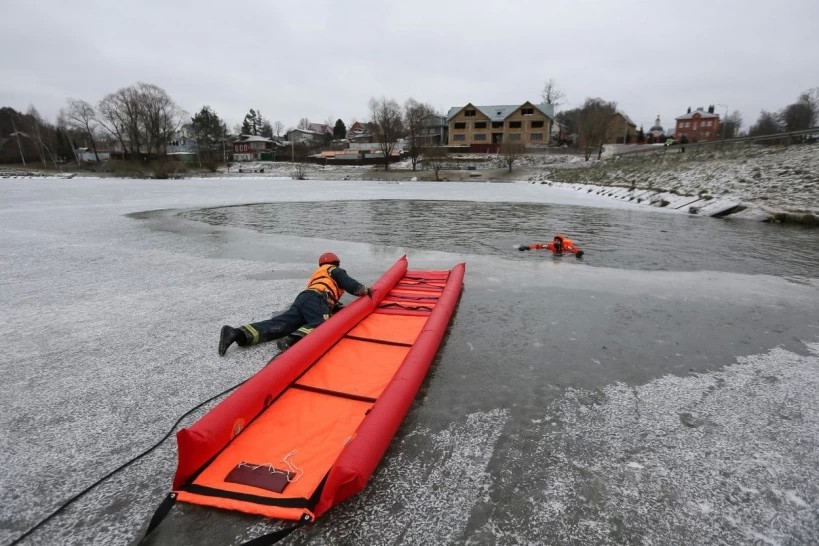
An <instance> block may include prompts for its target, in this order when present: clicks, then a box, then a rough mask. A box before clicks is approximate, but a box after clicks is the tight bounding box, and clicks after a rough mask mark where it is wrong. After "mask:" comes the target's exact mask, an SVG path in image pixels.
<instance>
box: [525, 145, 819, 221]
mask: <svg viewBox="0 0 819 546" xmlns="http://www.w3.org/2000/svg"><path fill="white" fill-rule="evenodd" d="M573 166H577V165H573ZM535 179H540V180H543V179H549V180H555V181H564V182H584V183H589V184H602V185H620V186H630V185H632V184H633V185H636V186H637V187H638V188H655V189H662V190H664V191H672V190H673V191H675V192H677V193H681V194H685V195H710V196H712V197H716V198H724V199H739V200H741V201H742V202H743V203H746V204H751V205H755V206H757V207H759V208H761V209H769V210H786V211H797V212H811V213H813V214H817V215H819V144H800V145H791V146H788V147H781V146H771V147H761V146H759V145H735V146H732V147H728V148H726V149H725V150H715V149H707V148H690V147H689V148H688V149H687V150H686V152H685V153H680V151H679V149H676V148H674V147H672V148H668V149H664V150H661V151H657V152H653V153H648V154H634V155H631V156H623V157H621V158H619V159H614V160H608V161H600V162H593V163H591V164H590V165H589V166H588V169H578V168H573V169H564V168H560V169H553V170H551V171H549V172H548V173H541V174H540V175H539V176H535Z"/></svg>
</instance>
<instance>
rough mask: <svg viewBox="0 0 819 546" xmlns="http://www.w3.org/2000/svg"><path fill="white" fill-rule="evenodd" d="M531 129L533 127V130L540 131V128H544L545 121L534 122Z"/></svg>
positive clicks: (530, 125)
mask: <svg viewBox="0 0 819 546" xmlns="http://www.w3.org/2000/svg"><path fill="white" fill-rule="evenodd" d="M529 127H531V128H532V129H539V128H541V127H543V120H541V121H533V122H531V123H530V124H529Z"/></svg>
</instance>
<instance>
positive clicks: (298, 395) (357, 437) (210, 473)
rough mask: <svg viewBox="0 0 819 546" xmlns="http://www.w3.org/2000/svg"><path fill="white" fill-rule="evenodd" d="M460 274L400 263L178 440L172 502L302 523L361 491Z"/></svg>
mask: <svg viewBox="0 0 819 546" xmlns="http://www.w3.org/2000/svg"><path fill="white" fill-rule="evenodd" d="M464 273H465V265H464V264H463V263H461V264H458V265H456V266H455V267H453V268H452V269H451V270H448V271H412V270H408V263H407V259H406V257H402V258H401V259H399V260H398V261H397V262H396V263H395V264H394V265H393V266H392V267H391V268H390V269H389V270H388V271H387V272H386V273H385V274H384V275H383V276H382V277H381V278H380V279H379V280H378V281H377V282H376V283H374V284H373V286H372V295H371V297H363V298H358V299H357V300H355V301H354V302H352V303H350V304H349V305H347V306H346V307H345V308H344V309H342V310H341V311H340V312H338V313H337V314H335V315H333V316H332V317H331V318H330V319H329V320H327V321H326V322H325V323H324V324H322V325H321V326H320V327H318V328H316V329H315V330H314V331H313V332H312V333H310V335H308V336H306V337H305V338H304V339H303V340H302V341H301V342H299V343H297V344H295V345H293V346H292V347H291V348H290V349H288V350H287V351H286V352H284V353H282V354H280V355H278V356H277V357H276V358H275V359H274V360H271V362H270V363H269V364H268V365H267V366H266V367H265V368H263V369H262V370H260V371H259V372H258V373H257V374H256V375H255V376H253V377H251V378H250V379H249V380H248V381H247V382H245V383H244V384H243V385H241V386H240V387H239V388H238V389H236V390H235V391H234V392H233V393H232V394H231V395H229V396H228V397H227V398H225V399H224V400H223V401H222V402H221V403H219V404H218V405H217V406H216V407H214V408H213V410H211V411H210V412H209V413H207V414H206V415H204V416H203V417H202V418H200V419H199V420H198V421H197V422H196V423H194V424H193V425H191V426H190V427H189V428H184V429H182V430H180V431H179V432H178V433H177V435H176V438H177V445H178V449H179V463H178V466H177V469H176V475H175V476H174V480H173V490H172V491H171V493H170V494H169V495H168V496H167V497H166V499H165V501H163V503H162V505H161V506H160V507H159V509H158V510H157V512H156V514H155V515H154V518H153V519H152V520H151V523H150V524H149V526H148V531H147V533H146V536H147V534H149V533H151V531H152V530H153V529H154V528H155V527H156V526H157V525H158V524H159V523H160V522H161V521H162V519H163V518H164V517H165V515H167V513H168V511H169V510H170V509H171V507H172V506H173V503H174V502H175V501H182V502H187V503H193V504H200V505H205V506H212V507H216V508H223V509H227V510H238V511H240V512H246V513H250V514H258V515H261V516H267V517H270V518H280V519H286V520H297V521H301V522H310V521H313V520H314V519H315V518H316V517H318V516H320V515H322V514H323V513H324V512H326V511H327V510H329V509H330V508H332V507H333V506H335V505H336V504H338V503H340V502H342V501H344V500H345V499H347V498H349V497H350V496H352V495H354V494H356V493H358V492H359V491H361V490H362V489H364V487H365V486H366V484H367V481H368V479H369V478H370V476H371V475H372V473H373V471H374V470H375V468H376V466H377V465H378V463H379V461H380V460H381V458H382V457H383V455H384V452H385V451H386V449H387V447H388V446H389V443H390V441H391V439H392V437H393V436H394V435H395V431H396V430H397V429H398V426H399V425H400V423H401V421H402V420H403V418H404V416H405V414H406V413H407V411H408V410H409V407H410V405H411V404H412V401H413V399H414V398H415V395H416V393H417V391H418V389H419V387H420V385H421V382H422V381H423V379H424V377H425V375H426V373H427V370H428V369H429V366H430V364H431V362H432V359H433V358H434V357H435V354H436V351H437V349H438V347H439V345H440V343H441V340H442V338H443V336H444V333H445V331H446V328H447V325H448V324H449V321H450V318H451V316H452V313H453V311H454V309H455V306H456V305H457V303H458V299H459V297H460V294H461V290H462V288H463V278H464Z"/></svg>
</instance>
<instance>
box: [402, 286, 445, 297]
mask: <svg viewBox="0 0 819 546" xmlns="http://www.w3.org/2000/svg"><path fill="white" fill-rule="evenodd" d="M390 294H396V295H398V294H404V295H407V296H432V297H436V298H439V297H441V291H440V290H435V289H432V290H427V289H420V288H406V289H401V288H394V289H392V290H390Z"/></svg>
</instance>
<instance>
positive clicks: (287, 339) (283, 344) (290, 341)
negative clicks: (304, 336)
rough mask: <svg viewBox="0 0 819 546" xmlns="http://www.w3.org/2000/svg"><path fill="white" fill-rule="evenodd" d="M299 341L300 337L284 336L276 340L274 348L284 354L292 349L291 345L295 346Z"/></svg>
mask: <svg viewBox="0 0 819 546" xmlns="http://www.w3.org/2000/svg"><path fill="white" fill-rule="evenodd" d="M300 339H301V336H294V335H293V334H290V335H287V336H284V337H283V338H279V339H277V340H276V347H278V348H279V351H281V352H284V351H286V350H287V349H289V348H290V347H292V346H293V345H295V344H296V343H297V342H298V341H299V340H300Z"/></svg>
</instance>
